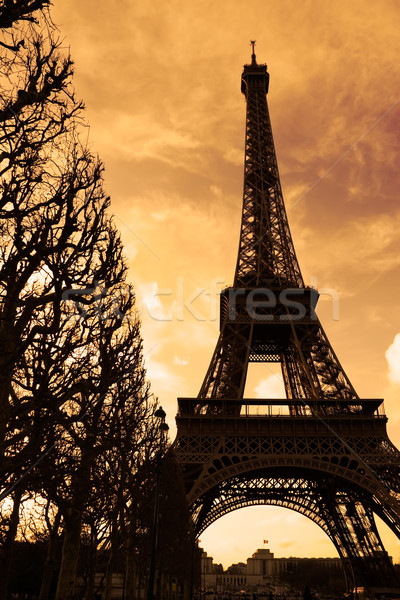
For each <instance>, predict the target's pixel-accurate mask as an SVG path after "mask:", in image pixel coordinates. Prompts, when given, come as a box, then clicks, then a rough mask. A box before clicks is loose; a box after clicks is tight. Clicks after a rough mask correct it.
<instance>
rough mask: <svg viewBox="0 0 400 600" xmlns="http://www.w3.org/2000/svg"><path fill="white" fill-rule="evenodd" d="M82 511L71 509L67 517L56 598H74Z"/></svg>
mask: <svg viewBox="0 0 400 600" xmlns="http://www.w3.org/2000/svg"><path fill="white" fill-rule="evenodd" d="M81 521H82V515H81V511H79V510H77V509H71V511H70V514H69V515H68V518H67V519H65V529H64V542H63V548H62V556H61V567H60V574H59V576H58V583H57V592H56V598H55V600H73V598H74V590H75V581H76V573H77V569H78V559H79V548H80V543H81Z"/></svg>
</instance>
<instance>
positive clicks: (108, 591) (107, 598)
mask: <svg viewBox="0 0 400 600" xmlns="http://www.w3.org/2000/svg"><path fill="white" fill-rule="evenodd" d="M113 574H114V553H113V549H112V548H111V549H110V559H109V561H108V564H107V571H106V585H105V591H104V600H111V597H112V580H113Z"/></svg>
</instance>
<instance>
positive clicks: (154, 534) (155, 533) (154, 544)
mask: <svg viewBox="0 0 400 600" xmlns="http://www.w3.org/2000/svg"><path fill="white" fill-rule="evenodd" d="M154 416H155V417H157V418H159V419H160V421H161V422H160V443H159V448H158V455H157V461H156V465H157V467H156V487H155V492H154V512H153V525H152V529H153V531H152V538H151V560H150V574H149V586H148V590H147V600H154V576H155V571H156V555H157V538H158V516H159V515H158V504H159V496H160V489H159V488H160V475H161V463H162V456H163V450H164V434H165V433H166V432H167V431H168V429H169V427H168V425H167V423H166V422H165V417H166V414H165V411H164V410H163V408H162V406H160V407H159V408H158V409H157V410H156V412H155V413H154Z"/></svg>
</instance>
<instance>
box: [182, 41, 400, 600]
mask: <svg viewBox="0 0 400 600" xmlns="http://www.w3.org/2000/svg"><path fill="white" fill-rule="evenodd" d="M251 43H252V56H251V64H248V65H245V66H244V70H243V74H242V80H241V90H242V92H243V94H244V95H245V98H246V106H247V110H246V147H245V167H244V193H243V212H242V222H241V231H240V242H239V252H238V259H237V264H236V272H235V278H234V283H233V286H232V287H229V288H227V289H224V290H223V291H222V292H221V297H220V300H221V309H220V335H219V339H218V342H217V345H216V348H215V351H214V354H213V356H212V359H211V363H210V366H209V368H208V371H207V373H206V376H205V378H204V382H203V384H202V386H201V389H200V392H199V394H198V396H197V398H179V399H178V414H177V417H176V422H177V438H176V440H175V444H174V445H175V449H176V453H177V457H178V461H179V463H180V465H181V468H182V472H183V477H184V482H185V486H186V493H187V499H188V502H189V504H190V506H191V509H192V515H193V521H194V524H195V527H196V531H197V534H198V535H200V533H201V532H202V531H204V530H205V529H206V528H207V527H208V526H209V525H211V524H212V523H213V522H214V521H216V520H217V519H218V518H219V517H221V516H222V515H225V514H227V513H229V512H230V511H232V510H235V509H238V508H242V507H246V506H251V505H260V504H268V505H275V506H282V507H287V508H290V509H292V510H295V511H298V512H299V513H301V514H303V515H305V516H306V517H308V518H309V519H311V520H312V521H314V522H315V523H317V524H318V525H319V526H320V527H321V528H322V529H323V530H324V531H325V533H326V534H327V535H328V536H329V538H330V539H331V540H332V542H333V544H334V546H335V547H336V550H337V552H338V554H339V556H340V557H341V559H342V564H343V570H344V574H345V579H346V586H347V590H348V591H352V590H353V591H356V590H357V589H359V588H362V587H364V588H366V589H367V590H368V592H369V593H370V594H378V593H384V592H385V591H386V592H388V593H392V594H393V593H400V584H399V581H398V579H397V578H396V574H395V571H394V568H393V565H392V561H391V559H390V557H389V556H388V554H387V552H386V551H385V548H384V546H383V544H382V540H381V538H380V536H379V533H378V530H377V527H376V524H375V519H374V515H375V514H376V515H378V516H379V517H380V518H381V519H382V520H383V521H384V522H385V523H386V524H387V525H388V526H389V527H390V528H391V530H392V531H393V532H394V533H395V534H396V536H397V537H398V538H400V475H399V473H400V471H399V467H400V453H399V451H398V450H397V448H396V447H395V446H394V445H393V444H392V443H391V441H390V440H389V438H388V435H387V432H386V423H387V418H386V416H385V415H384V413H383V407H382V402H383V400H381V399H360V398H359V396H358V395H357V393H356V391H355V389H354V387H353V386H352V384H351V382H350V380H349V378H348V377H347V375H346V373H345V371H344V369H343V367H342V366H341V364H340V362H339V360H338V358H337V356H336V354H335V352H334V350H333V348H332V346H331V344H330V343H329V340H328V338H327V336H326V334H325V332H324V330H323V328H322V326H321V324H320V322H319V319H318V317H317V315H316V313H315V307H316V304H317V300H318V292H317V291H316V290H315V289H313V288H310V287H307V286H305V285H304V281H303V277H302V275H301V271H300V267H299V264H298V261H297V258H296V253H295V250H294V246H293V242H292V238H291V234H290V230H289V225H288V220H287V215H286V210H285V206H284V201H283V196H282V191H281V184H280V180H279V172H278V165H277V160H276V155H275V148H274V142H273V137H272V131H271V123H270V117H269V113H268V106H267V98H266V96H267V93H268V86H269V74H268V71H267V66H266V65H265V64H258V63H257V61H256V56H255V51H254V42H251ZM253 362H257V363H280V366H281V369H282V375H283V381H284V385H285V392H286V398H285V399H283V400H277V399H261V400H260V399H254V398H244V397H243V395H244V387H245V381H246V375H247V370H248V365H249V363H253Z"/></svg>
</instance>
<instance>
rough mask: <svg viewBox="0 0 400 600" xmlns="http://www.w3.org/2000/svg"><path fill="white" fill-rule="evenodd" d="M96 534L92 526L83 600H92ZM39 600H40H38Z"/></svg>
mask: <svg viewBox="0 0 400 600" xmlns="http://www.w3.org/2000/svg"><path fill="white" fill-rule="evenodd" d="M97 543H98V541H97V532H96V529H95V527H94V526H92V527H91V532H90V552H89V565H88V575H87V586H86V593H85V600H93V597H94V589H95V577H96V558H97ZM39 600H41V599H40V598H39Z"/></svg>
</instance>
